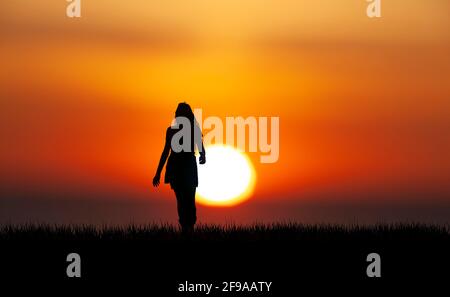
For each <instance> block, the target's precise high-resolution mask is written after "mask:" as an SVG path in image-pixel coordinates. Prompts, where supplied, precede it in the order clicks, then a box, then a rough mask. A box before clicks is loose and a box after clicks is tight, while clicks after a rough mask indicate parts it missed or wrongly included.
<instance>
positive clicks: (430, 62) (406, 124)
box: [0, 0, 450, 200]
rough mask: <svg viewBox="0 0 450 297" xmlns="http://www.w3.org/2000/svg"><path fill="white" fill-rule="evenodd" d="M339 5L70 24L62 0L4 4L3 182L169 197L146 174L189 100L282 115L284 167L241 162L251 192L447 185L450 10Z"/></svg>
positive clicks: (176, 6) (216, 108) (96, 5)
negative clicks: (378, 11)
mask: <svg viewBox="0 0 450 297" xmlns="http://www.w3.org/2000/svg"><path fill="white" fill-rule="evenodd" d="M343 3H344V1H335V0H314V1H312V0H304V1H301V0H296V1H293V0H290V1H275V0H271V1H264V2H261V1H256V0H246V1H237V0H228V1H221V0H220V1H200V0H196V1H176V0H173V1H144V0H133V1H118V0H114V1H112V0H96V1H82V5H83V6H82V18H81V19H69V18H67V17H66V16H65V7H66V5H67V4H66V2H65V1H62V0H61V1H55V0H42V1H39V2H37V1H27V0H15V1H7V2H6V3H4V4H3V5H2V9H1V12H0V36H1V38H0V59H1V68H0V98H1V99H0V100H1V109H0V133H1V135H2V137H1V140H0V144H1V146H0V162H1V164H2V166H1V167H0V177H1V179H2V180H3V182H2V185H3V186H5V187H6V185H9V186H11V187H13V185H15V186H17V187H22V188H29V189H35V191H40V190H42V189H50V190H49V191H53V190H54V191H57V189H59V188H61V187H62V188H64V187H69V188H70V187H77V188H82V189H87V190H86V191H87V192H89V195H91V194H92V192H95V191H107V192H108V191H111V192H117V191H119V192H120V191H122V192H123V193H126V194H127V195H129V197H141V198H142V197H144V199H161V197H163V198H165V197H166V196H169V197H171V195H172V193H170V191H169V189H168V188H167V187H165V189H164V190H163V191H162V192H157V191H155V190H153V189H152V188H151V187H150V186H151V178H152V176H153V174H154V171H155V169H156V165H157V162H158V158H159V155H160V152H161V150H162V146H163V141H164V131H165V128H166V127H167V125H168V124H169V123H170V120H171V117H172V116H173V113H174V110H175V108H176V105H177V103H178V102H179V101H187V102H188V103H190V104H191V105H192V106H193V107H196V108H202V109H203V113H204V115H205V116H208V115H214V116H219V117H223V118H224V117H226V116H244V117H245V116H279V117H280V126H281V128H280V159H279V161H278V162H277V163H275V164H259V162H258V160H259V155H258V154H251V155H250V157H251V158H252V160H253V161H254V163H255V167H256V170H257V173H258V179H257V184H256V188H255V194H254V199H260V200H265V199H269V200H270V199H274V197H277V198H278V199H281V200H283V199H284V200H289V199H302V197H303V196H305V197H306V193H317V195H318V197H321V196H320V193H330V192H332V193H336V194H337V195H338V194H339V193H348V192H352V191H374V190H375V191H378V190H379V191H394V192H395V191H398V192H402V191H404V190H405V189H408V190H414V189H416V188H417V189H428V190H430V191H437V192H443V193H448V192H449V191H448V184H449V182H450V180H449V179H450V155H449V153H448V152H449V151H450V55H449V52H450V30H449V28H450V19H449V18H448V11H450V3H449V2H448V1H446V0H431V1H422V0H409V1H406V0H397V1H384V2H383V17H382V18H381V19H377V20H375V19H369V18H367V17H366V15H365V6H366V2H365V1H363V0H352V1H345V4H343ZM55 189H56V190H55ZM42 191H43V190H42ZM161 193H162V194H161ZM133 194H136V196H133ZM338 196H339V195H338ZM324 197H325V196H324ZM327 197H328V196H327ZM446 197H447V198H446V199H448V195H447V196H446ZM324 199H325V198H324ZM352 199H354V197H353V198H352ZM362 199H364V198H362Z"/></svg>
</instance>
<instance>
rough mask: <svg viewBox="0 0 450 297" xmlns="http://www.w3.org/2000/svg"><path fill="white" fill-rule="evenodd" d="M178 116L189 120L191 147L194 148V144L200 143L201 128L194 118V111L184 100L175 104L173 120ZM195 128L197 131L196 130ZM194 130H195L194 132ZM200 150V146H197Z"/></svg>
mask: <svg viewBox="0 0 450 297" xmlns="http://www.w3.org/2000/svg"><path fill="white" fill-rule="evenodd" d="M178 117H184V118H187V119H188V120H189V122H190V123H191V146H192V149H194V148H195V144H196V143H197V144H198V143H201V135H202V134H201V129H200V126H199V124H198V122H197V119H196V118H195V115H194V112H193V111H192V108H191V106H190V105H189V104H187V103H186V102H181V103H179V104H178V106H177V110H176V111H175V121H176V118H178ZM196 130H197V131H196ZM195 131H196V132H195ZM196 136H197V137H200V139H196V138H195V137H196ZM199 150H200V148H199ZM192 151H193V150H192Z"/></svg>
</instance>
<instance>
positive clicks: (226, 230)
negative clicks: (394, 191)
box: [0, 223, 450, 242]
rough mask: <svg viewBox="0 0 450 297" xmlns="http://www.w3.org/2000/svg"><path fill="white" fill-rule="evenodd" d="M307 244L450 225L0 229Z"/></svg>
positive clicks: (5, 237)
mask: <svg viewBox="0 0 450 297" xmlns="http://www.w3.org/2000/svg"><path fill="white" fill-rule="evenodd" d="M186 238H188V239H189V240H193V241H304V240H307V241H308V240H352V239H356V240H444V241H445V240H447V241H448V240H450V227H449V225H425V224H419V223H409V224H402V223H399V224H376V225H357V224H355V225H330V224H323V225H304V224H299V223H274V224H253V225H248V226H241V225H233V224H231V225H198V226H197V227H196V230H195V232H194V233H193V234H192V235H190V236H188V237H186V236H183V235H182V234H181V233H180V231H179V228H178V227H177V226H174V225H170V224H149V225H128V226H94V225H48V224H25V225H3V226H0V241H14V240H89V241H90V240H94V241H124V240H125V241H129V240H130V241H141V240H144V241H162V242H164V241H177V240H186Z"/></svg>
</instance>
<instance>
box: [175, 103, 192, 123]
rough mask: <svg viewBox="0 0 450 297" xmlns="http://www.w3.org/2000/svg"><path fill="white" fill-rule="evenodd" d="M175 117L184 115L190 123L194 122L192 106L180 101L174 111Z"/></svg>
mask: <svg viewBox="0 0 450 297" xmlns="http://www.w3.org/2000/svg"><path fill="white" fill-rule="evenodd" d="M175 117H176V118H178V117H185V118H187V119H188V120H189V121H190V122H191V123H193V122H194V120H195V116H194V113H193V112H192V108H191V107H190V106H189V104H187V103H186V102H182V103H179V104H178V107H177V110H176V111H175Z"/></svg>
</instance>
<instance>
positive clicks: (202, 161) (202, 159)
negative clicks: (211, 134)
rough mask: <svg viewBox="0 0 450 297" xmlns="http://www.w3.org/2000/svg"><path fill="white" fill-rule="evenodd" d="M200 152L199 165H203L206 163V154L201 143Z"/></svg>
mask: <svg viewBox="0 0 450 297" xmlns="http://www.w3.org/2000/svg"><path fill="white" fill-rule="evenodd" d="M200 145H201V148H202V149H201V150H199V151H200V158H199V160H198V161H199V163H200V164H205V163H206V152H205V147H204V146H203V141H202V142H201V144H200Z"/></svg>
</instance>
